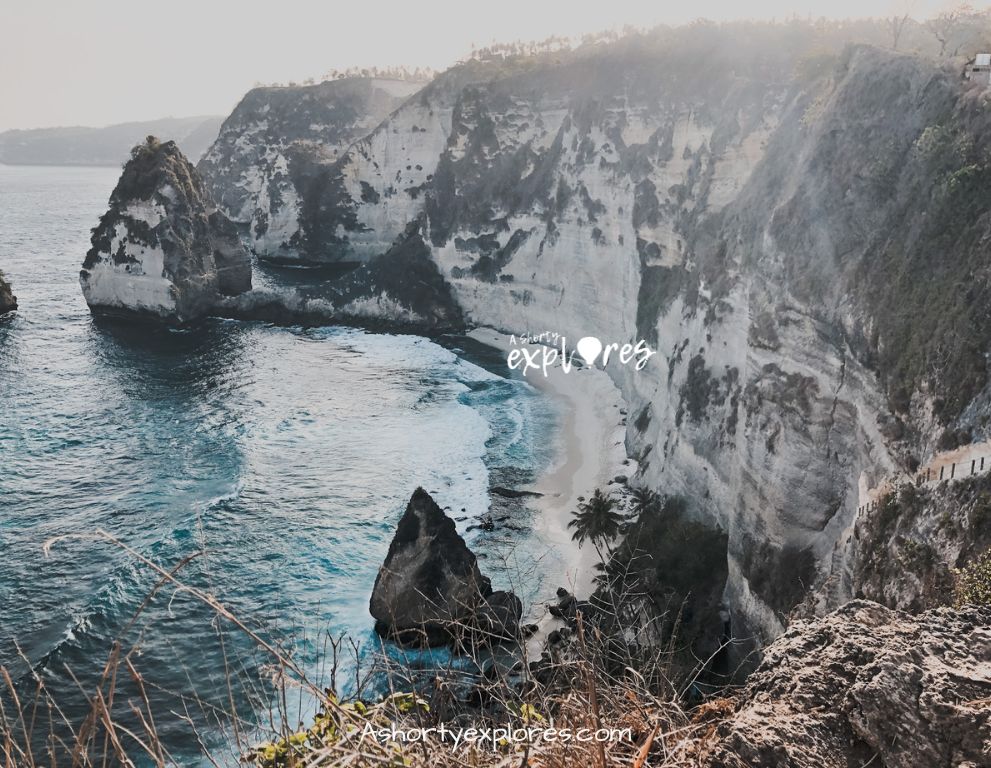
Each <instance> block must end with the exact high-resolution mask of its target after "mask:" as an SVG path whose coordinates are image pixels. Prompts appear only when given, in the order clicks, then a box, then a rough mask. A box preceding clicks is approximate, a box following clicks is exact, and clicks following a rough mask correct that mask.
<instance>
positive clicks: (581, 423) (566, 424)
mask: <svg viewBox="0 0 991 768" xmlns="http://www.w3.org/2000/svg"><path fill="white" fill-rule="evenodd" d="M466 335H467V336H469V337H470V338H472V339H474V340H475V341H478V342H480V343H482V344H485V345H487V346H490V347H493V348H495V349H498V350H500V351H502V352H506V353H508V351H509V350H510V349H513V348H514V347H513V346H512V345H511V344H510V343H509V334H503V333H500V332H498V331H495V330H493V329H491V328H476V329H474V330H472V331H469V332H468V334H466ZM525 381H526V382H527V383H529V384H530V385H531V386H533V387H534V388H536V389H538V390H540V391H541V392H543V393H544V394H546V395H547V396H548V397H550V398H552V399H553V400H554V401H555V402H557V403H558V404H559V405H560V406H561V407H562V418H561V421H560V424H559V425H558V430H557V434H556V435H555V453H556V455H555V459H554V462H553V463H552V465H551V466H550V467H549V468H548V469H547V470H546V471H545V472H544V473H543V474H542V475H541V476H540V477H539V478H538V479H537V480H536V481H535V482H534V483H532V484H530V485H529V486H527V487H526V488H524V489H522V490H527V491H533V492H536V493H540V494H542V495H541V496H540V497H537V498H534V499H532V500H531V501H530V504H531V506H532V507H533V509H534V510H535V511H536V512H537V513H538V515H537V518H536V525H535V526H534V533H535V534H536V535H537V536H538V537H539V538H540V540H541V542H542V543H543V544H544V545H545V546H546V547H547V548H548V549H549V550H550V551H551V552H553V554H554V556H555V559H554V561H553V564H554V565H556V566H557V567H556V568H554V569H553V570H554V571H556V572H551V571H550V570H548V571H547V572H545V578H546V580H547V584H548V585H553V588H555V589H556V588H557V587H565V588H566V589H568V590H569V591H570V592H572V593H573V594H574V595H575V596H576V597H578V598H579V599H586V598H587V597H588V596H589V595H590V594H591V592H592V590H593V578H594V577H595V575H596V573H597V572H596V571H595V565H596V563H597V562H598V554H597V553H596V551H595V547H594V546H592V544H591V543H590V542H586V543H585V545H584V546H583V547H579V546H578V544H577V542H575V541H574V540H573V539H572V538H571V534H572V531H571V529H569V528H568V523H569V522H570V521H571V519H572V512H573V511H574V510H575V509H577V508H578V505H579V504H580V503H581V501H580V500H581V499H588V498H589V497H590V496H591V495H592V493H593V491H595V489H596V488H600V489H602V491H603V492H605V493H608V494H610V495H615V496H618V497H619V498H620V500H621V504H622V498H623V496H625V495H626V494H625V488H626V486H625V485H622V484H617V483H613V482H612V481H613V480H614V479H615V478H616V477H617V476H618V475H625V476H626V477H630V476H632V475H633V474H634V472H635V471H636V468H637V465H636V462H635V461H634V460H633V459H630V458H629V457H628V456H627V455H626V446H625V437H626V426H625V421H626V403H625V401H624V400H623V397H622V395H621V393H620V391H619V388H618V387H617V386H616V385H615V384H614V383H613V381H612V379H611V378H610V377H609V375H608V374H607V373H606V372H605V371H604V370H602V369H601V368H586V367H582V368H578V367H575V368H573V369H572V370H571V372H570V373H564V371H563V370H562V369H561V366H560V365H556V366H554V367H553V368H551V369H549V370H548V375H547V376H546V377H544V376H543V374H542V373H533V372H532V373H531V375H529V376H527V377H526V378H525ZM552 597H553V595H546V596H544V598H543V600H547V599H549V598H552ZM540 604H541V605H542V604H543V603H542V602H541V603H540ZM535 607H536V606H535Z"/></svg>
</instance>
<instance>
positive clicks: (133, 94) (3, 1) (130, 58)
mask: <svg viewBox="0 0 991 768" xmlns="http://www.w3.org/2000/svg"><path fill="white" fill-rule="evenodd" d="M904 2H905V0H757V1H756V2H750V3H747V2H740V0H693V1H690V2H686V0H681V2H677V3H675V2H668V1H667V0H655V1H653V2H650V1H649V0H647V1H645V0H640V1H639V2H637V1H635V0H567V1H566V2H558V0H484V2H469V1H468V0H462V1H461V2H454V1H453V0H406V1H405V2H394V1H393V0H347V2H331V0H323V1H322V2H313V1H311V2H303V1H302V0H261V1H260V2H259V1H258V0H238V2H231V1H230V0H162V2H158V3H149V2H145V1H144V0H0V130H5V129H7V128H32V127H39V126H52V125H106V124H110V123H117V122H123V121H127V120H145V119H152V118H157V117H165V116H169V115H171V116H175V117H182V116H187V115H197V114H226V113H227V112H229V111H230V109H231V108H232V107H233V106H234V104H235V103H237V101H238V99H239V98H240V97H241V95H242V94H243V93H244V92H245V91H246V90H247V89H249V88H250V87H251V86H252V84H253V83H254V82H256V81H262V82H272V81H288V80H303V79H305V78H307V77H318V76H319V75H321V74H323V73H324V72H327V71H328V70H330V69H334V68H340V69H344V68H347V67H349V66H355V65H356V66H372V65H378V66H389V65H397V64H406V65H412V66H431V67H434V68H436V69H441V68H444V67H446V66H448V65H450V64H452V63H453V62H454V61H456V60H457V59H458V58H459V57H461V56H463V55H465V54H466V53H467V52H468V51H469V50H470V47H471V44H472V43H475V44H477V45H479V46H482V45H486V44H488V43H490V42H492V41H494V40H497V41H511V40H516V39H524V40H531V39H541V38H544V37H548V36H549V35H552V34H558V35H569V36H580V35H581V34H583V33H586V32H595V31H599V30H604V29H610V28H622V27H623V26H624V25H626V24H633V25H636V26H652V25H654V24H658V23H670V24H677V23H683V22H687V21H691V20H692V19H694V18H698V17H705V18H709V19H713V20H723V19H732V18H739V17H741V16H747V17H751V18H772V17H773V18H784V17H787V16H790V15H795V14H797V15H799V16H806V15H809V14H811V15H813V16H829V17H834V18H844V17H853V16H881V15H886V14H888V13H890V12H891V10H892V8H894V7H899V6H904ZM909 2H911V0H909ZM939 5H941V2H940V0H916V2H914V4H913V7H914V15H916V16H917V17H923V16H925V15H927V14H928V13H929V12H930V11H931V10H933V9H934V8H935V7H938V6H939Z"/></svg>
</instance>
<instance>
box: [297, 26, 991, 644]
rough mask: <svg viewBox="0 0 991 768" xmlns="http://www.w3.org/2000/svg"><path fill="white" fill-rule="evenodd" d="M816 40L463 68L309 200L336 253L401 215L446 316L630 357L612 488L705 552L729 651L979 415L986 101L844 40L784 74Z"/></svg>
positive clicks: (925, 65)
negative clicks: (877, 503)
mask: <svg viewBox="0 0 991 768" xmlns="http://www.w3.org/2000/svg"><path fill="white" fill-rule="evenodd" d="M796 30H798V31H797V32H796ZM802 30H805V31H804V32H802ZM803 35H805V36H804V37H803ZM816 35H818V32H816V31H815V28H814V27H813V26H809V27H803V26H802V25H795V26H793V27H789V28H781V27H770V26H768V27H764V26H759V25H758V26H756V27H752V28H750V27H748V28H747V29H746V33H745V34H744V32H743V31H741V30H740V29H736V28H734V27H733V26H728V27H715V26H711V25H696V26H693V27H691V28H688V29H682V30H659V31H656V32H654V33H650V34H647V35H640V36H633V37H630V38H626V39H623V40H620V41H619V42H617V43H612V44H609V45H596V46H589V47H585V48H579V49H578V50H576V51H572V52H567V53H561V54H554V55H541V56H535V57H524V58H522V59H509V60H506V61H497V62H492V61H489V62H469V63H468V64H466V65H462V66H460V67H457V68H455V69H453V70H451V71H450V72H448V73H445V74H444V75H442V76H440V77H439V78H438V79H437V80H436V81H435V82H434V83H432V84H431V85H430V86H427V87H426V88H424V89H423V90H422V91H421V92H420V93H418V94H417V95H416V96H414V97H413V98H411V99H409V100H407V101H406V102H405V103H404V104H403V105H402V106H401V107H399V108H398V109H397V110H396V111H395V112H393V113H392V115H391V116H390V117H389V118H388V119H387V120H385V121H384V122H383V123H382V124H381V125H379V126H378V127H377V128H376V129H375V130H373V131H372V132H371V133H369V134H368V135H367V136H366V137H365V138H363V139H361V140H360V141H357V142H355V143H354V144H353V145H352V146H351V147H350V148H349V149H347V150H346V151H345V152H343V153H342V155H341V156H340V158H339V159H338V160H337V162H336V163H335V164H334V165H333V169H334V170H333V172H332V174H331V175H332V177H333V180H334V183H333V184H328V185H325V186H323V187H321V188H320V189H319V190H317V191H316V194H315V196H313V197H309V198H308V199H309V200H310V202H309V203H307V205H311V206H312V210H316V211H318V212H319V215H318V216H317V220H318V221H319V222H322V223H321V226H322V227H324V229H323V230H322V232H323V234H322V235H321V237H322V238H323V241H324V242H326V243H330V244H332V245H333V257H334V258H337V259H342V260H357V261H367V260H369V259H373V258H375V257H377V256H378V255H380V254H383V253H385V252H386V251H388V250H390V249H394V248H396V246H397V244H399V243H402V242H403V240H404V238H405V237H406V236H407V235H406V234H405V233H407V232H409V231H410V230H409V229H408V228H409V227H410V225H411V223H413V222H415V221H420V222H422V225H420V226H417V227H416V228H415V234H413V235H409V237H411V238H413V237H415V238H419V240H420V241H421V242H422V244H423V245H424V247H425V248H427V249H428V251H429V258H430V260H431V261H432V262H433V263H434V264H435V265H436V268H437V270H438V273H439V275H440V276H441V278H442V279H443V281H444V282H446V284H447V285H449V286H450V295H451V296H453V299H454V301H455V303H456V305H457V307H458V309H459V311H460V313H461V314H462V316H463V317H464V319H465V321H466V322H467V323H475V324H484V325H491V326H495V327H497V328H499V329H502V330H505V331H510V332H515V333H521V332H526V331H528V332H532V333H540V332H542V331H545V330H550V331H555V332H558V333H561V334H564V335H565V336H567V337H568V338H569V339H573V340H574V339H577V338H580V337H581V336H584V335H586V334H589V333H591V334H595V335H597V336H599V337H600V338H610V339H616V340H618V341H624V340H635V339H639V338H644V339H647V340H648V341H649V342H650V344H651V345H652V346H655V347H656V348H657V349H658V350H659V351H660V354H658V355H656V356H654V357H653V358H652V359H651V362H650V365H649V366H648V367H647V368H646V369H644V370H642V371H633V370H632V369H616V370H618V371H620V372H619V373H616V378H617V382H618V383H619V385H620V386H621V387H622V389H623V391H624V394H625V396H626V399H627V401H628V403H629V406H630V415H631V418H630V419H629V426H628V434H627V447H628V450H629V451H630V452H631V453H632V454H633V455H635V456H636V458H638V460H639V467H640V469H639V471H638V475H637V476H636V477H635V478H633V481H634V482H635V483H637V484H641V485H646V486H649V487H651V488H654V489H657V490H659V491H661V492H663V493H669V494H678V495H682V496H684V497H686V498H687V499H688V510H687V514H688V515H690V516H691V517H693V518H694V519H695V520H697V521H700V522H702V523H704V524H706V525H708V526H712V527H716V528H719V529H721V530H722V531H724V532H725V533H726V541H727V555H726V559H727V574H728V575H727V579H726V587H725V591H724V594H723V599H724V603H725V606H726V610H727V613H728V615H729V617H730V621H731V624H732V631H733V633H734V635H736V636H737V637H740V638H749V639H752V640H754V641H755V642H756V643H757V644H763V643H766V642H767V641H769V640H770V639H771V638H773V637H775V636H777V635H779V634H780V633H781V632H782V631H783V630H784V628H785V627H786V625H787V624H788V621H789V617H790V616H791V614H792V612H793V611H794V610H795V609H796V608H797V607H799V605H800V604H804V608H805V609H810V608H811V609H815V610H817V611H823V610H826V609H828V608H831V607H834V606H836V605H839V604H842V603H843V602H844V601H845V600H847V599H849V598H850V597H851V596H853V594H854V593H855V592H856V588H857V578H855V576H854V572H855V571H856V568H857V565H856V563H857V555H856V553H855V552H854V551H853V544H852V543H851V542H852V535H853V532H854V530H855V527H856V523H857V516H858V511H857V510H858V508H859V507H860V506H861V505H860V491H861V489H862V487H863V486H865V485H866V486H867V487H871V486H873V485H876V484H877V483H878V482H879V481H880V480H882V479H883V478H885V477H888V476H898V475H900V474H904V473H907V472H911V471H912V470H913V469H914V468H915V466H917V465H918V463H919V462H920V461H925V460H926V459H927V458H928V457H929V456H931V455H932V453H933V452H934V451H935V450H937V448H938V447H940V446H941V444H942V443H943V442H945V440H946V439H947V438H946V437H945V435H946V434H949V435H951V436H956V439H962V440H969V439H976V438H978V437H981V436H984V435H985V434H986V432H987V429H988V427H987V422H988V414H989V413H991V385H989V380H988V376H987V370H986V363H985V353H986V352H987V350H988V348H989V343H991V316H989V315H988V313H987V312H986V307H987V304H988V302H987V296H988V291H989V288H991V281H989V275H988V272H987V268H986V255H985V254H986V242H987V237H988V234H989V229H988V228H989V226H991V224H989V217H988V213H987V212H988V210H989V208H991V199H989V194H991V192H989V190H991V184H989V183H988V182H989V181H991V178H989V174H991V162H989V161H988V159H987V158H988V157H991V147H989V145H988V142H989V139H988V137H989V136H991V132H989V131H987V130H985V128H986V126H987V122H988V119H989V118H988V117H987V114H988V113H987V110H986V108H985V107H984V102H985V92H984V91H983V90H981V89H979V88H976V87H975V86H974V85H969V84H967V83H965V82H964V81H962V80H961V79H960V78H959V75H958V73H956V72H955V71H951V70H949V69H944V68H941V67H940V66H938V65H937V64H936V63H934V62H932V61H928V60H924V59H921V58H917V57H913V56H908V55H900V54H896V53H892V52H888V51H881V50H879V49H875V48H871V47H867V46H852V47H848V48H843V47H842V46H836V45H833V46H832V47H831V48H830V47H828V46H827V48H826V50H825V52H824V53H820V54H817V55H815V56H810V55H809V54H808V50H809V49H810V47H812V44H813V43H816V44H818V43H819V42H821V41H820V40H819V38H818V37H816ZM411 242H413V241H412V240H411ZM413 244H414V245H416V246H417V248H418V247H419V246H418V245H417V244H416V243H415V242H414V243H413ZM396 290H398V291H399V293H400V294H401V292H402V287H401V286H397V287H396ZM399 298H401V296H400V297H399ZM363 306H366V307H368V309H369V314H373V315H374V314H375V313H377V312H379V311H380V308H378V307H375V306H373V305H370V304H364V305H363ZM393 308H394V307H393V304H392V303H389V302H386V303H384V304H382V305H381V310H382V311H388V310H391V309H393Z"/></svg>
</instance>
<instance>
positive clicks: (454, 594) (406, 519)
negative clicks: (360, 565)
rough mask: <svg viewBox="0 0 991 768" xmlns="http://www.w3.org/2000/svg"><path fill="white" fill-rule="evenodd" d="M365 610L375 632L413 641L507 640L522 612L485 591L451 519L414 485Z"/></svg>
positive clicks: (505, 597)
mask: <svg viewBox="0 0 991 768" xmlns="http://www.w3.org/2000/svg"><path fill="white" fill-rule="evenodd" d="M369 609H370V611H371V614H372V616H373V617H374V618H375V631H376V632H378V633H379V634H380V635H382V636H383V637H389V638H392V639H395V640H397V641H399V642H401V643H409V644H420V645H443V644H445V643H448V642H451V641H452V640H464V639H465V638H466V636H469V639H471V640H472V641H473V642H488V641H492V640H501V639H510V638H513V637H515V636H516V635H517V633H518V629H519V620H520V616H521V615H522V612H523V607H522V604H521V603H520V601H519V598H517V597H516V595H514V594H512V593H509V592H493V591H492V585H491V583H490V582H489V580H488V578H486V577H485V576H483V575H482V573H481V571H480V570H479V569H478V563H477V561H476V558H475V555H474V554H473V553H472V551H471V550H470V549H468V545H467V544H465V542H464V539H462V538H461V536H459V535H458V532H457V530H456V528H455V525H454V521H453V520H451V518H449V517H448V516H447V515H445V514H444V511H443V510H442V509H441V508H440V507H439V506H437V504H436V502H435V501H434V500H433V499H432V498H431V497H430V494H429V493H427V492H426V491H425V490H423V489H422V488H417V489H416V491H415V492H414V494H413V497H412V498H411V499H410V501H409V504H408V505H407V507H406V512H405V514H404V515H403V516H402V519H400V521H399V525H398V526H397V528H396V535H395V537H394V538H393V540H392V544H391V545H390V546H389V554H388V555H387V556H386V559H385V563H384V564H383V565H382V568H381V569H379V574H378V577H377V578H376V579H375V588H374V590H373V591H372V598H371V602H370V604H369Z"/></svg>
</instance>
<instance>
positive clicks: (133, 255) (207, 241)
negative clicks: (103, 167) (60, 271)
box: [79, 138, 251, 323]
mask: <svg viewBox="0 0 991 768" xmlns="http://www.w3.org/2000/svg"><path fill="white" fill-rule="evenodd" d="M79 281H80V284H81V286H82V289H83V295H84V297H85V298H86V303H87V304H88V305H89V306H90V307H91V308H92V309H93V310H95V311H99V312H110V313H124V314H132V315H144V316H148V317H154V318H158V319H162V320H167V321H170V322H177V323H186V322H190V321H194V320H197V319H199V318H201V317H203V316H204V315H205V314H207V313H208V312H209V311H210V310H211V309H212V308H213V306H214V305H215V304H216V303H217V301H218V299H219V297H221V296H233V295H236V294H238V293H241V292H243V291H247V290H249V289H250V288H251V262H250V259H249V257H248V254H247V252H246V251H245V250H244V247H243V246H242V245H241V242H240V240H239V239H238V236H237V232H236V231H235V229H234V226H233V224H231V222H230V221H229V220H228V219H227V218H226V217H225V216H224V215H223V214H222V213H220V212H219V211H218V210H216V207H215V206H214V205H213V203H212V201H211V200H210V198H209V196H208V195H207V193H206V191H205V189H204V188H203V183H202V181H201V180H200V178H199V176H198V174H197V173H196V170H195V169H194V168H193V166H192V165H190V164H189V162H188V161H187V160H186V158H185V157H183V155H182V153H181V152H180V151H179V149H178V147H177V146H176V145H175V142H171V141H170V142H165V143H160V142H158V141H157V140H156V139H153V138H149V140H148V142H146V143H145V144H141V145H138V146H137V147H135V149H134V151H133V152H132V154H131V159H130V160H129V161H128V163H127V164H126V165H125V166H124V171H123V173H122V174H121V178H120V181H119V182H118V184H117V187H116V189H115V190H114V192H113V194H112V195H111V197H110V209H109V211H108V212H107V213H106V214H105V215H104V216H103V217H102V218H101V219H100V224H99V226H98V227H97V228H96V229H94V230H93V247H92V248H91V249H90V251H89V253H87V254H86V260H85V261H84V263H83V268H82V270H81V272H80V275H79Z"/></svg>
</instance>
